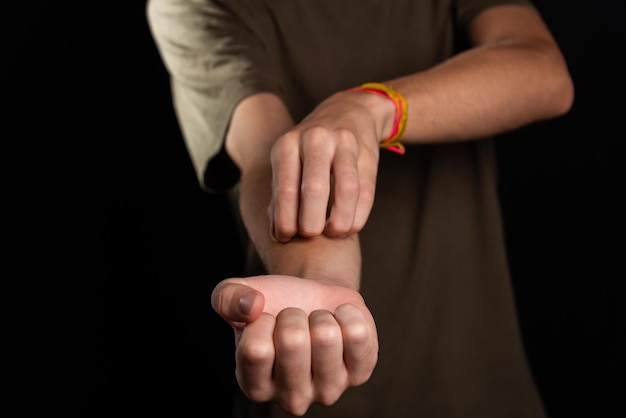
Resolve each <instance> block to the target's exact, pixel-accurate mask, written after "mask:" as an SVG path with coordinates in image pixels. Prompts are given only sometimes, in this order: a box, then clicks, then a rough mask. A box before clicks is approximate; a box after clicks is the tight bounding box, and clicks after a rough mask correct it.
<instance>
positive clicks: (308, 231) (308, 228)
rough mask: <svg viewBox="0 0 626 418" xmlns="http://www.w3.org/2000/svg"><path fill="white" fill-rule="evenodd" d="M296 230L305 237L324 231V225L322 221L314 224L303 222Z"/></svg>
mask: <svg viewBox="0 0 626 418" xmlns="http://www.w3.org/2000/svg"><path fill="white" fill-rule="evenodd" d="M298 232H299V234H300V235H302V236H303V237H305V238H311V237H316V236H318V235H321V233H322V232H324V225H323V224H322V223H320V224H319V225H314V224H311V223H307V224H303V225H301V226H300V230H299V231H298Z"/></svg>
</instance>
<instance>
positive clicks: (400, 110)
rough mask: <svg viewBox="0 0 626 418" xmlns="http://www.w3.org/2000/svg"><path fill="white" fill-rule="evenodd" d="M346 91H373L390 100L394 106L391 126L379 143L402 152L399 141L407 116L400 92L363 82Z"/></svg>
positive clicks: (403, 150) (405, 104) (384, 86)
mask: <svg viewBox="0 0 626 418" xmlns="http://www.w3.org/2000/svg"><path fill="white" fill-rule="evenodd" d="M347 91H363V92H366V93H374V94H378V95H379V96H382V97H386V98H388V99H389V100H391V101H392V102H393V104H394V106H395V107H396V113H395V116H394V120H393V128H392V129H391V134H390V135H389V137H388V138H387V139H385V140H384V141H382V142H381V143H380V147H381V148H386V149H388V150H390V151H393V152H396V153H398V154H404V153H405V151H406V150H405V148H404V145H403V144H402V143H401V142H400V138H402V135H403V134H404V130H405V129H406V121H407V116H408V104H407V101H406V99H405V98H404V96H403V95H402V93H400V92H399V91H397V90H396V89H394V88H392V87H389V86H387V85H384V84H381V83H365V84H361V85H360V86H358V87H352V88H350V89H348V90H347Z"/></svg>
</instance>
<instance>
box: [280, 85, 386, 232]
mask: <svg viewBox="0 0 626 418" xmlns="http://www.w3.org/2000/svg"><path fill="white" fill-rule="evenodd" d="M394 112H395V107H394V105H393V103H391V102H390V101H389V100H387V99H385V98H382V97H379V96H376V95H371V94H364V93H359V92H339V93H336V94H334V95H332V96H331V97H329V98H328V99H326V100H324V101H323V102H322V103H320V104H319V105H318V106H317V107H316V108H315V109H314V110H313V112H311V113H310V114H309V115H308V116H307V117H306V118H305V119H304V120H302V122H300V123H299V124H297V125H296V126H295V127H293V128H292V129H291V130H289V131H288V132H287V133H285V134H284V135H282V136H281V137H279V138H278V139H277V140H276V142H275V143H274V144H273V146H272V151H271V164H272V172H273V178H272V200H271V204H270V207H269V217H270V221H271V225H272V226H271V228H272V232H273V235H274V237H275V238H276V239H277V240H278V241H280V242H287V241H289V240H290V239H291V238H293V237H294V236H296V235H300V236H302V237H312V236H316V235H320V234H322V233H324V234H326V235H327V236H329V237H338V238H340V237H345V236H348V235H351V234H354V233H356V232H359V231H360V230H361V229H362V228H363V226H364V225H365V223H366V221H367V218H368V216H369V214H370V211H371V209H372V204H373V202H374V193H375V188H376V176H377V172H378V159H379V143H380V142H381V140H382V139H383V137H384V136H385V135H386V134H388V131H389V130H390V129H391V126H390V125H389V122H388V121H391V120H392V119H393V115H394ZM327 215H328V216H327Z"/></svg>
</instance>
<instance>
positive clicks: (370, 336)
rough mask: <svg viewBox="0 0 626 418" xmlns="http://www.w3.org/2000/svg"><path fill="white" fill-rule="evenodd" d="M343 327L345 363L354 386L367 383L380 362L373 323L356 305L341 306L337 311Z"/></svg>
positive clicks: (337, 316) (338, 319)
mask: <svg viewBox="0 0 626 418" xmlns="http://www.w3.org/2000/svg"><path fill="white" fill-rule="evenodd" d="M335 318H336V319H337V322H338V323H339V325H340V326H341V330H342V334H343V345H344V350H343V353H344V361H345V364H346V368H347V369H348V379H349V383H350V385H352V386H356V385H360V384H363V383H365V382H366V381H367V380H368V379H369V377H370V376H371V374H372V372H373V371H374V366H375V365H376V362H377V360H378V337H377V335H376V330H375V328H373V325H372V323H371V322H370V321H369V320H368V319H367V318H366V317H365V315H364V314H363V312H362V311H361V310H360V309H359V308H357V307H356V306H354V305H351V304H345V305H341V306H339V307H338V308H337V310H336V311H335Z"/></svg>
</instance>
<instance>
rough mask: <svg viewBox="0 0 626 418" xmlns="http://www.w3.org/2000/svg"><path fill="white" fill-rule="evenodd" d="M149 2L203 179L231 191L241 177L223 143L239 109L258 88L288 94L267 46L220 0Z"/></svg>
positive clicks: (212, 188)
mask: <svg viewBox="0 0 626 418" xmlns="http://www.w3.org/2000/svg"><path fill="white" fill-rule="evenodd" d="M146 7H147V9H146V13H147V19H148V23H149V26H150V30H151V32H152V36H153V38H154V40H155V43H156V46H157V49H158V50H159V53H160V55H161V58H162V60H163V63H164V65H165V67H166V69H167V71H168V72H169V74H170V83H171V89H172V100H173V105H174V110H175V112H176V116H177V119H178V122H179V126H180V129H181V131H182V135H183V137H184V140H185V144H186V146H187V149H188V152H189V154H190V157H191V161H192V164H193V167H194V169H195V172H196V174H197V177H198V180H199V182H200V185H201V186H202V187H203V188H204V189H206V190H208V191H214V192H215V191H224V190H227V189H229V188H230V187H232V186H233V185H234V184H235V183H236V181H237V180H238V171H237V170H236V168H235V167H234V165H233V163H232V162H231V161H230V159H229V158H228V157H227V156H226V153H225V152H224V149H223V148H224V137H225V134H226V131H227V129H228V124H229V122H230V118H231V115H232V112H233V110H234V108H235V107H236V105H237V104H238V103H239V102H240V101H241V100H242V99H243V98H245V97H246V96H248V95H251V94H254V93H257V92H261V91H265V92H273V93H276V94H278V95H282V92H281V88H280V86H279V83H278V82H277V81H276V77H275V76H274V71H273V70H272V68H271V64H270V63H268V60H267V59H266V58H265V56H264V45H263V44H262V42H261V41H260V40H259V39H258V38H257V37H255V36H254V32H253V31H251V30H250V28H248V27H247V26H246V25H245V23H244V21H243V20H242V19H241V18H240V17H238V16H237V15H236V14H235V13H234V12H233V11H232V10H230V9H229V8H228V7H226V6H225V5H224V4H223V3H221V2H218V1H209V0H149V1H148V3H147V6H146Z"/></svg>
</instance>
